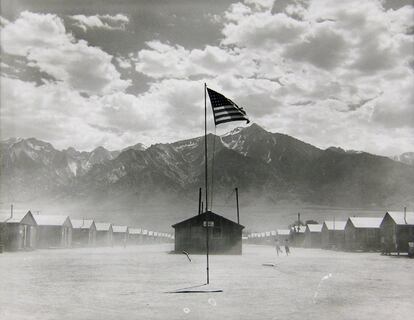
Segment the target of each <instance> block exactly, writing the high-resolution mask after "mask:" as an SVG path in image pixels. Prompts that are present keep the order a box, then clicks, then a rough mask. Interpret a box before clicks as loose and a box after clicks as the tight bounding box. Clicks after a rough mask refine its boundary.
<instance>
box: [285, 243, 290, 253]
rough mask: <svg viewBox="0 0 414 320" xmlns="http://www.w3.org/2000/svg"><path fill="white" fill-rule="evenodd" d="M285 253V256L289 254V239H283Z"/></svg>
mask: <svg viewBox="0 0 414 320" xmlns="http://www.w3.org/2000/svg"><path fill="white" fill-rule="evenodd" d="M285 252H286V255H287V256H288V255H289V254H290V249H289V239H285Z"/></svg>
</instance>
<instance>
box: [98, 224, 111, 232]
mask: <svg viewBox="0 0 414 320" xmlns="http://www.w3.org/2000/svg"><path fill="white" fill-rule="evenodd" d="M111 225H112V224H111V223H108V222H95V227H96V231H109V229H110V228H111Z"/></svg>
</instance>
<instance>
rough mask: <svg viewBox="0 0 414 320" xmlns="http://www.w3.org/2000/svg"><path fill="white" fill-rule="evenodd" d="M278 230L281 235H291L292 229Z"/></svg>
mask: <svg viewBox="0 0 414 320" xmlns="http://www.w3.org/2000/svg"><path fill="white" fill-rule="evenodd" d="M276 232H277V234H278V235H281V236H288V235H290V230H289V229H278V230H277V231H276Z"/></svg>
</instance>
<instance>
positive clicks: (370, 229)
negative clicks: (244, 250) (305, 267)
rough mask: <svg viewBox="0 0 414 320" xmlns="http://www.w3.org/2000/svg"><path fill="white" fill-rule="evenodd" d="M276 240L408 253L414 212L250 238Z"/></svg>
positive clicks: (263, 241) (260, 241)
mask: <svg viewBox="0 0 414 320" xmlns="http://www.w3.org/2000/svg"><path fill="white" fill-rule="evenodd" d="M275 239H278V240H279V241H280V242H281V243H284V242H286V241H288V242H289V243H290V245H292V246H298V247H305V248H324V249H340V250H348V251H358V250H362V251H382V252H385V253H391V252H396V253H398V254H399V253H405V252H408V247H409V245H410V243H411V245H413V244H414V212H406V211H388V212H386V213H385V215H384V216H383V217H349V218H348V219H347V220H345V221H334V220H332V221H324V222H323V223H322V224H308V225H306V226H299V227H298V226H294V227H292V228H291V229H279V230H276V231H268V232H260V233H251V234H249V235H248V237H247V241H248V242H249V243H255V244H273V242H274V240H275Z"/></svg>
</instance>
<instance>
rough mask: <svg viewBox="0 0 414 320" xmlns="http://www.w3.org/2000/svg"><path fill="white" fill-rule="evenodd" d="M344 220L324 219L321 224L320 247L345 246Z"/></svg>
mask: <svg viewBox="0 0 414 320" xmlns="http://www.w3.org/2000/svg"><path fill="white" fill-rule="evenodd" d="M345 225H346V221H333V220H331V221H325V222H324V223H323V226H322V234H321V247H322V248H323V249H343V248H344V246H345Z"/></svg>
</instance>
